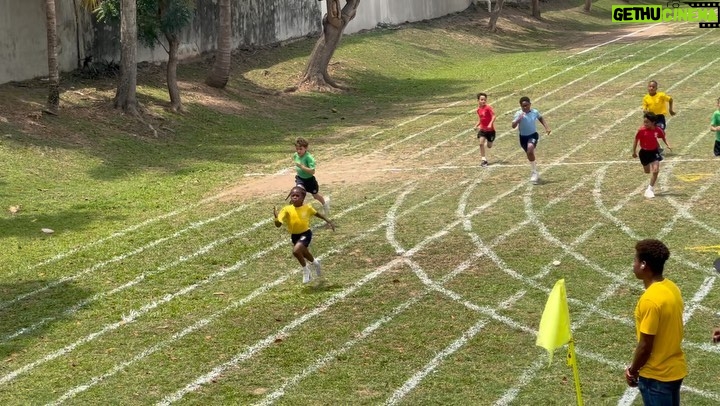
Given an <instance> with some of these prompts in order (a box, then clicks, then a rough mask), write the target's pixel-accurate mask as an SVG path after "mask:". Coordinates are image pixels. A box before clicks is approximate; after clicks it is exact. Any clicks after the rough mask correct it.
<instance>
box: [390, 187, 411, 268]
mask: <svg viewBox="0 0 720 406" xmlns="http://www.w3.org/2000/svg"><path fill="white" fill-rule="evenodd" d="M416 186H417V185H415V186H413V187H411V188H407V189H405V190H403V192H402V193H400V194H399V195H398V197H397V198H395V203H394V204H393V205H392V207H390V210H388V212H387V214H386V216H385V218H386V219H387V220H386V221H387V228H385V239H387V241H388V242H389V243H390V245H391V246H392V247H393V248H394V249H395V253H396V254H398V255H402V254H403V253H404V252H405V250H404V249H403V247H402V246H401V245H400V243H399V242H398V241H397V239H396V238H395V223H396V221H397V219H396V218H395V213H396V212H397V210H398V209H399V208H400V205H402V204H403V202H404V201H405V197H407V195H408V194H410V192H412V191H414V190H415V188H416Z"/></svg>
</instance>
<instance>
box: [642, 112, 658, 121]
mask: <svg viewBox="0 0 720 406" xmlns="http://www.w3.org/2000/svg"><path fill="white" fill-rule="evenodd" d="M643 117H645V118H647V119H648V120H650V122H651V123H653V124H654V123H657V119H658V118H657V116H656V115H655V113H651V112H649V111H648V112H647V113H645V114H643Z"/></svg>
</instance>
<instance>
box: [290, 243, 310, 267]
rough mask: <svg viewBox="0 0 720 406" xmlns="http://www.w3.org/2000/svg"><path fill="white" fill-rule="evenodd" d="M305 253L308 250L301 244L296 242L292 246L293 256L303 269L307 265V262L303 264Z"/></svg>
mask: <svg viewBox="0 0 720 406" xmlns="http://www.w3.org/2000/svg"><path fill="white" fill-rule="evenodd" d="M306 253H308V249H307V247H306V246H305V245H304V244H303V243H301V242H299V241H298V242H297V243H296V244H295V246H293V255H294V256H295V258H297V260H298V262H300V266H302V267H303V268H304V267H305V266H306V265H307V262H305V258H307V256H306ZM308 254H309V253H308ZM311 257H312V256H311Z"/></svg>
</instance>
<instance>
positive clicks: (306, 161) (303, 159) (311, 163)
mask: <svg viewBox="0 0 720 406" xmlns="http://www.w3.org/2000/svg"><path fill="white" fill-rule="evenodd" d="M293 161H295V162H297V163H300V164H303V165H304V166H307V167H308V168H310V169H315V158H313V156H312V155H310V153H309V152H307V151H305V154H304V155H303V156H300V155H298V153H297V152H296V153H295V155H293ZM295 169H296V170H297V175H298V176H299V177H301V178H303V179H309V178H312V177H313V174H312V173H307V172H305V171H304V170H302V169H300V167H299V166H296V167H295Z"/></svg>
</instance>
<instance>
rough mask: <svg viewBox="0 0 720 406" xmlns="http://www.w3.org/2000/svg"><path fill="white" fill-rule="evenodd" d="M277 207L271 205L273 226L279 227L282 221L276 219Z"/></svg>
mask: <svg viewBox="0 0 720 406" xmlns="http://www.w3.org/2000/svg"><path fill="white" fill-rule="evenodd" d="M277 216H278V212H277V207H275V206H273V219H274V220H275V227H280V226H281V225H282V223H281V222H280V220H278V217H277Z"/></svg>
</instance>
